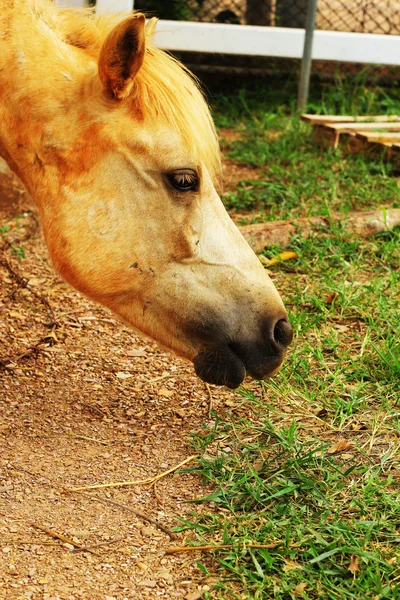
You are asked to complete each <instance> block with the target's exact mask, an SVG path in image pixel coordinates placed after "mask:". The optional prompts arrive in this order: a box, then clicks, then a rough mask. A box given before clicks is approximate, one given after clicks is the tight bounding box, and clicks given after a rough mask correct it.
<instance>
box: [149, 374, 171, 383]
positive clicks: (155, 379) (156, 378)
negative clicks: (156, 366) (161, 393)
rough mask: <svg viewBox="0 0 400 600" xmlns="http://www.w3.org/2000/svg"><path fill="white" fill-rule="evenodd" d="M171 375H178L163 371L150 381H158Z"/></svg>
mask: <svg viewBox="0 0 400 600" xmlns="http://www.w3.org/2000/svg"><path fill="white" fill-rule="evenodd" d="M170 377H176V373H163V374H162V375H158V376H157V377H153V379H150V380H149V383H155V382H156V381H161V379H169V378H170Z"/></svg>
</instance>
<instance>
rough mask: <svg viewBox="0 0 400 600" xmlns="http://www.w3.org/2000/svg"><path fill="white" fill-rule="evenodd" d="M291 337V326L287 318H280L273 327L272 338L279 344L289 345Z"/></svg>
mask: <svg viewBox="0 0 400 600" xmlns="http://www.w3.org/2000/svg"><path fill="white" fill-rule="evenodd" d="M292 339H293V327H292V326H291V324H290V323H289V321H288V320H287V319H280V320H279V321H278V322H277V323H276V325H275V327H274V340H275V342H276V343H277V344H279V345H280V346H284V347H285V348H286V346H289V344H290V342H291V341H292Z"/></svg>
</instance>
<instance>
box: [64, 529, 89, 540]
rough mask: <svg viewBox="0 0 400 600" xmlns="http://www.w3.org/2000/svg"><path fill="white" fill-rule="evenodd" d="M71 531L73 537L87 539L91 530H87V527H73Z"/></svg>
mask: <svg viewBox="0 0 400 600" xmlns="http://www.w3.org/2000/svg"><path fill="white" fill-rule="evenodd" d="M69 533H70V535H71V536H72V537H76V538H78V539H81V540H85V539H87V538H88V537H90V531H87V530H86V529H71V530H70V532H69Z"/></svg>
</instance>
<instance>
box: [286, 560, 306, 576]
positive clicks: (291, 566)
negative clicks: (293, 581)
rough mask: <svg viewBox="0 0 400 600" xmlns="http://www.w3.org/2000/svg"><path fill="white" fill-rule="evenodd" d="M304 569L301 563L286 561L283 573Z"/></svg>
mask: <svg viewBox="0 0 400 600" xmlns="http://www.w3.org/2000/svg"><path fill="white" fill-rule="evenodd" d="M302 568H303V567H302V566H301V565H299V563H297V562H295V561H294V560H285V564H284V565H283V571H284V573H287V572H288V571H294V570H295V569H302Z"/></svg>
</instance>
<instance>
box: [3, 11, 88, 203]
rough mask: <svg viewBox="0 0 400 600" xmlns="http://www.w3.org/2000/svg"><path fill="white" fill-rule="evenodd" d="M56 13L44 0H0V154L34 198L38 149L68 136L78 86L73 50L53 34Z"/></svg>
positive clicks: (40, 179)
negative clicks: (0, 125)
mask: <svg viewBox="0 0 400 600" xmlns="http://www.w3.org/2000/svg"><path fill="white" fill-rule="evenodd" d="M56 16H57V9H56V8H55V7H54V6H53V4H51V3H50V2H49V0H0V122H1V124H2V127H1V128H0V154H1V156H2V157H3V158H4V159H5V160H6V162H7V163H8V164H9V166H10V168H11V169H12V170H13V171H14V172H15V173H16V174H17V175H18V176H19V177H20V178H21V179H22V181H23V183H24V184H25V185H26V187H27V188H28V190H29V191H30V193H31V194H32V195H33V196H36V197H37V196H38V195H40V194H41V193H43V189H42V190H40V189H39V190H38V189H37V188H38V187H40V184H41V182H43V180H44V175H43V165H42V164H41V160H40V153H41V151H42V149H43V147H44V146H46V145H47V147H48V146H49V145H52V144H53V145H54V144H57V143H63V142H62V140H63V139H64V140H66V139H68V137H69V138H70V137H71V135H72V132H73V128H74V119H73V118H72V116H71V118H70V119H68V116H67V115H68V114H69V112H70V111H71V107H73V106H74V104H76V101H77V99H78V98H79V94H80V91H81V87H82V86H81V85H80V84H79V78H80V76H81V74H82V73H83V67H82V66H81V67H79V61H78V60H77V56H76V53H77V52H78V50H77V49H76V48H72V47H70V46H68V45H67V44H65V43H64V42H63V41H62V39H61V38H60V37H59V36H58V35H57V33H56V31H55V30H54V25H55V23H56V22H57V20H56ZM79 58H80V59H81V62H82V57H79ZM75 121H77V119H75ZM63 135H64V138H63ZM35 192H36V193H35Z"/></svg>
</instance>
